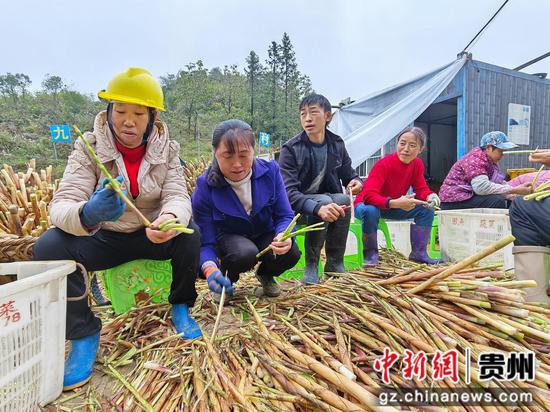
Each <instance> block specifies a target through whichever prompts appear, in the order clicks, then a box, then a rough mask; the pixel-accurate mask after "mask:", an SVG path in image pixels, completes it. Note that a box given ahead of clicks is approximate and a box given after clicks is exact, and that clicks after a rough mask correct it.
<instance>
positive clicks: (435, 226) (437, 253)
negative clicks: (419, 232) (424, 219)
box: [428, 215, 441, 259]
mask: <svg viewBox="0 0 550 412" xmlns="http://www.w3.org/2000/svg"><path fill="white" fill-rule="evenodd" d="M438 230H439V219H438V218H437V215H435V216H434V220H433V222H432V230H431V231H430V246H429V247H428V256H429V257H431V258H432V259H441V250H437V249H436V248H435V244H436V239H437V232H438Z"/></svg>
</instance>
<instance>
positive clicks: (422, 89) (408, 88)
mask: <svg viewBox="0 0 550 412" xmlns="http://www.w3.org/2000/svg"><path fill="white" fill-rule="evenodd" d="M465 62H466V56H463V57H461V58H459V59H458V60H456V61H454V62H452V63H450V64H447V65H445V66H443V67H440V68H439V69H437V70H434V71H432V72H430V73H427V74H424V75H422V76H420V77H417V78H416V79H413V80H410V81H408V82H405V83H402V84H399V85H396V86H392V87H390V88H388V89H385V90H382V91H379V92H376V93H373V94H371V95H369V96H366V97H364V98H362V99H360V100H357V101H355V102H353V103H351V104H349V105H346V106H343V107H342V108H340V109H338V110H337V111H336V112H335V113H334V115H333V117H332V121H331V122H330V125H329V129H330V130H331V131H333V132H334V133H336V134H338V135H339V136H341V137H342V138H343V139H344V141H345V142H346V148H347V150H348V153H349V155H350V157H351V160H352V164H353V167H357V166H359V165H360V164H361V163H363V162H364V161H365V160H367V159H368V158H369V157H371V156H372V155H373V154H374V153H376V152H377V151H378V150H379V149H380V148H381V147H382V146H383V145H385V144H386V143H387V142H389V141H390V140H391V139H392V138H394V137H395V136H397V134H398V133H399V132H400V131H401V130H403V129H404V128H405V127H407V126H409V125H411V124H412V123H413V122H414V121H415V120H416V119H417V118H418V117H419V116H420V115H421V114H422V112H424V110H426V108H427V107H428V106H429V105H430V104H431V103H432V102H433V101H434V100H435V99H437V97H438V96H439V95H440V94H441V92H442V91H443V90H445V88H446V87H447V85H448V84H449V83H450V82H451V81H452V80H453V79H454V77H455V76H456V74H457V73H458V71H459V70H460V69H461V68H462V66H463V65H464V63H465Z"/></svg>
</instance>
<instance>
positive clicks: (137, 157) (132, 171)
mask: <svg viewBox="0 0 550 412" xmlns="http://www.w3.org/2000/svg"><path fill="white" fill-rule="evenodd" d="M115 143H116V147H117V149H118V151H119V152H120V153H121V154H122V159H123V160H124V166H126V172H127V173H128V179H130V193H131V194H132V197H134V198H136V197H137V196H138V195H139V186H138V181H137V177H138V171H139V165H141V161H142V159H143V157H144V156H145V148H146V147H147V146H146V145H141V146H138V147H134V148H133V149H130V148H129V147H126V146H123V145H122V144H120V143H119V142H117V141H115Z"/></svg>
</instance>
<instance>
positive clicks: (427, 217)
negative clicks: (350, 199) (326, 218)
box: [355, 127, 440, 266]
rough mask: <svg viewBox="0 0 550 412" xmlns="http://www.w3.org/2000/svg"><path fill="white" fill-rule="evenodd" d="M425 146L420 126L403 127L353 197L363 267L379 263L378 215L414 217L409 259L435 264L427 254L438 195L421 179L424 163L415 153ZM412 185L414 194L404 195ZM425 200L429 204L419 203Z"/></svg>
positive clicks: (396, 217)
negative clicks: (393, 149) (359, 225)
mask: <svg viewBox="0 0 550 412" xmlns="http://www.w3.org/2000/svg"><path fill="white" fill-rule="evenodd" d="M425 145H426V135H425V134H424V131H423V130H422V129H421V128H419V127H411V128H407V129H405V130H404V131H403V132H402V133H401V134H400V135H399V138H398V140H397V150H396V152H395V153H392V154H390V155H388V156H386V157H384V158H383V159H380V160H379V161H378V162H376V164H375V165H374V167H373V168H372V170H371V172H370V174H369V176H368V178H367V179H366V180H365V185H364V187H363V190H362V191H361V193H359V195H357V197H356V199H355V215H356V216H357V217H359V218H360V219H361V220H362V221H363V224H362V227H363V256H364V258H363V259H364V266H373V265H377V264H378V242H377V233H376V232H377V230H378V220H379V219H380V216H382V217H383V218H387V219H395V220H404V219H414V223H415V224H414V225H411V248H412V251H411V254H410V255H409V259H410V260H414V261H416V262H421V263H428V264H437V263H439V261H437V260H434V259H430V257H429V256H428V254H427V253H426V245H427V244H428V240H429V238H430V230H431V228H432V221H433V218H434V212H433V209H435V207H436V206H439V204H440V201H439V197H438V196H437V195H436V194H435V193H433V192H432V191H430V189H429V188H428V185H427V184H426V180H425V179H424V164H423V163H422V160H421V159H420V158H419V157H418V155H419V154H420V153H421V152H422V150H423V149H424V147H425ZM411 186H412V188H413V191H414V194H411V195H407V192H408V191H409V188H410V187H411ZM418 200H423V201H427V202H428V207H425V206H421V205H419V204H418Z"/></svg>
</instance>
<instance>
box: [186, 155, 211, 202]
mask: <svg viewBox="0 0 550 412" xmlns="http://www.w3.org/2000/svg"><path fill="white" fill-rule="evenodd" d="M209 164H210V162H209V161H207V160H205V159H204V158H202V157H201V158H200V159H199V160H186V161H185V165H184V168H183V174H184V176H185V183H186V184H187V193H189V196H191V194H192V193H193V191H194V190H195V184H196V182H197V177H199V176H200V175H201V174H203V173H204V171H205V170H206V169H207V168H208V166H209Z"/></svg>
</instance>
